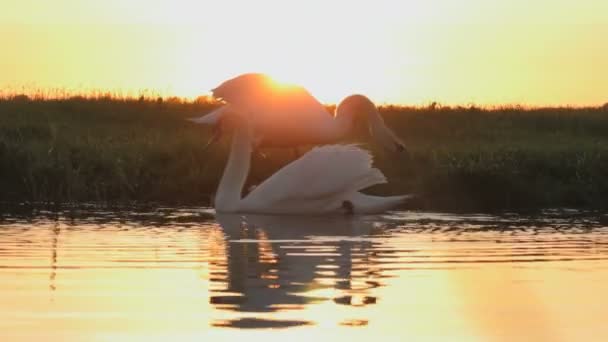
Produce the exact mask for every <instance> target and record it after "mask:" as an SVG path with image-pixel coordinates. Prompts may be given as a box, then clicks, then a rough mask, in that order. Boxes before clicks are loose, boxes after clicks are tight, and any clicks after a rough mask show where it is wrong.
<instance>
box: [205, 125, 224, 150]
mask: <svg viewBox="0 0 608 342" xmlns="http://www.w3.org/2000/svg"><path fill="white" fill-rule="evenodd" d="M222 135H223V134H222V125H215V126H213V135H212V136H211V138H209V140H208V141H207V143H206V144H205V146H203V151H207V149H208V148H209V147H210V146H211V145H213V144H215V143H216V142H218V141H219V140H220V139H221V137H222Z"/></svg>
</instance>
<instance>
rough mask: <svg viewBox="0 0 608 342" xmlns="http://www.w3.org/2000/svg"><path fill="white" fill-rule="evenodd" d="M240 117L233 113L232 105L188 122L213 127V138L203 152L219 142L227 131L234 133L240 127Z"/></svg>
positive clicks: (224, 106)
mask: <svg viewBox="0 0 608 342" xmlns="http://www.w3.org/2000/svg"><path fill="white" fill-rule="evenodd" d="M238 116H239V115H238V113H236V112H234V111H231V106H230V105H223V106H222V107H220V108H218V109H216V110H214V111H212V112H210V113H208V114H206V115H203V116H201V117H198V118H190V119H187V120H188V121H191V122H194V123H197V124H200V125H209V126H212V133H211V138H210V139H209V141H207V143H206V144H205V146H204V147H203V150H206V149H207V148H209V147H210V146H211V145H213V144H214V143H215V142H217V141H219V140H220V139H221V138H222V137H223V136H224V135H225V133H226V132H227V131H232V130H233V129H234V128H235V127H236V126H237V125H238V122H239V118H238Z"/></svg>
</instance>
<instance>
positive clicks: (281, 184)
mask: <svg viewBox="0 0 608 342" xmlns="http://www.w3.org/2000/svg"><path fill="white" fill-rule="evenodd" d="M385 182H386V178H385V177H384V175H383V174H382V172H381V171H380V170H378V169H376V168H373V167H372V156H371V155H370V153H369V152H368V151H365V150H363V149H361V148H359V147H357V146H355V145H328V146H322V147H317V148H314V149H313V150H311V151H309V152H308V153H306V154H305V155H303V156H302V157H301V158H299V159H297V160H295V161H293V162H292V163H290V164H288V165H287V166H285V167H284V168H282V169H281V170H279V171H277V172H276V173H275V174H274V175H272V176H271V177H270V178H268V179H266V180H265V181H264V182H262V183H261V184H260V185H259V186H258V187H256V188H255V189H254V190H253V191H252V192H251V193H250V194H249V195H248V196H247V197H245V198H244V200H243V201H244V203H246V205H247V206H255V207H257V208H259V207H260V206H265V207H272V206H285V205H294V206H302V207H303V208H304V207H306V206H307V205H309V204H312V203H314V206H315V207H316V208H319V207H323V208H326V209H330V208H333V207H335V206H336V205H341V203H342V201H344V200H347V199H348V196H350V195H352V194H353V193H354V192H356V191H358V190H361V189H364V188H367V187H369V186H372V185H375V184H380V183H385ZM333 209H335V208H333ZM333 209H332V210H333Z"/></svg>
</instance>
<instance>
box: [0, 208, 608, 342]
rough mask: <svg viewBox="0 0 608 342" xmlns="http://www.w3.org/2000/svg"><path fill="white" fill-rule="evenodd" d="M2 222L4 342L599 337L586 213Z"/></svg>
mask: <svg viewBox="0 0 608 342" xmlns="http://www.w3.org/2000/svg"><path fill="white" fill-rule="evenodd" d="M0 217H1V218H0V303H1V305H0V340H2V341H42V340H44V341H123V340H124V341H134V340H142V341H151V340H153V341H155V340H158V341H166V340H168V339H173V340H174V341H182V340H197V341H203V340H205V338H213V339H214V340H233V339H238V338H242V339H247V340H251V339H258V338H259V339H264V340H271V341H272V340H281V341H284V340H287V341H298V340H306V341H309V340H313V341H314V340H317V341H321V340H330V339H331V340H376V341H380V340H382V341H386V340H389V341H390V340H403V341H405V340H415V341H431V340H432V341H436V340H445V341H515V340H517V341H524V340H529V341H606V340H608V323H607V318H608V223H606V221H607V220H606V217H605V216H601V215H597V214H584V213H579V212H575V211H548V212H546V213H544V214H543V215H542V216H535V217H528V216H521V215H515V214H505V215H499V216H490V215H452V214H437V213H421V212H393V213H390V214H387V215H383V216H370V217H325V218H323V217H308V218H306V217H280V216H255V215H244V216H241V215H215V214H214V213H213V211H212V210H194V209H172V208H165V209H158V210H155V211H152V212H99V211H93V210H89V211H83V210H80V211H66V212H55V213H53V212H37V213H35V214H34V215H8V214H4V215H2V216H0Z"/></svg>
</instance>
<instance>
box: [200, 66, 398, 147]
mask: <svg viewBox="0 0 608 342" xmlns="http://www.w3.org/2000/svg"><path fill="white" fill-rule="evenodd" d="M212 95H213V97H214V98H216V99H218V100H222V101H223V102H225V104H224V105H223V106H221V107H220V108H218V109H216V110H214V111H212V112H211V113H208V114H207V115H203V116H201V117H198V118H191V119H189V120H190V121H192V122H195V123H199V124H210V125H215V127H216V129H215V132H214V135H213V137H212V138H211V140H210V143H212V142H213V141H215V140H217V139H219V136H220V134H221V130H219V129H218V127H220V125H218V123H219V122H220V121H221V120H223V119H224V118H226V117H227V116H230V115H232V114H234V113H248V114H249V115H250V116H251V119H252V122H253V125H254V127H255V129H254V131H255V132H256V136H255V139H254V143H255V146H256V147H297V146H299V145H324V144H331V143H336V142H338V141H339V140H341V139H343V138H344V137H345V136H346V135H347V134H348V133H349V132H351V131H353V130H354V129H355V126H358V125H361V124H363V123H364V121H365V117H367V124H368V129H369V132H370V134H371V135H372V137H373V138H374V139H375V140H377V141H378V142H379V143H380V144H381V145H382V146H384V147H385V148H387V149H388V150H390V151H405V145H404V143H403V141H401V139H399V138H398V137H397V135H396V134H395V133H394V132H393V131H391V130H390V129H389V128H388V127H387V126H386V124H385V123H384V120H383V119H382V117H381V116H380V113H379V112H378V109H377V108H376V106H375V105H374V103H373V102H372V101H371V100H370V99H368V98H367V97H365V96H364V95H359V94H355V95H350V96H348V97H346V98H344V99H343V100H342V101H341V102H340V103H339V104H338V106H337V107H336V110H335V112H334V114H333V115H332V114H331V113H330V112H329V111H328V110H327V109H326V108H325V107H324V106H323V105H322V104H321V103H320V102H319V101H318V100H317V99H316V98H314V97H313V96H312V95H311V94H310V93H309V92H308V91H307V90H306V89H305V88H303V87H301V86H298V85H292V84H281V83H278V82H276V81H274V80H273V79H272V78H270V77H269V76H267V75H265V74H259V73H248V74H242V75H239V76H237V77H234V78H232V79H229V80H227V81H225V82H223V83H222V84H220V85H219V86H218V87H216V88H214V89H213V90H212ZM208 145H209V144H208Z"/></svg>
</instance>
